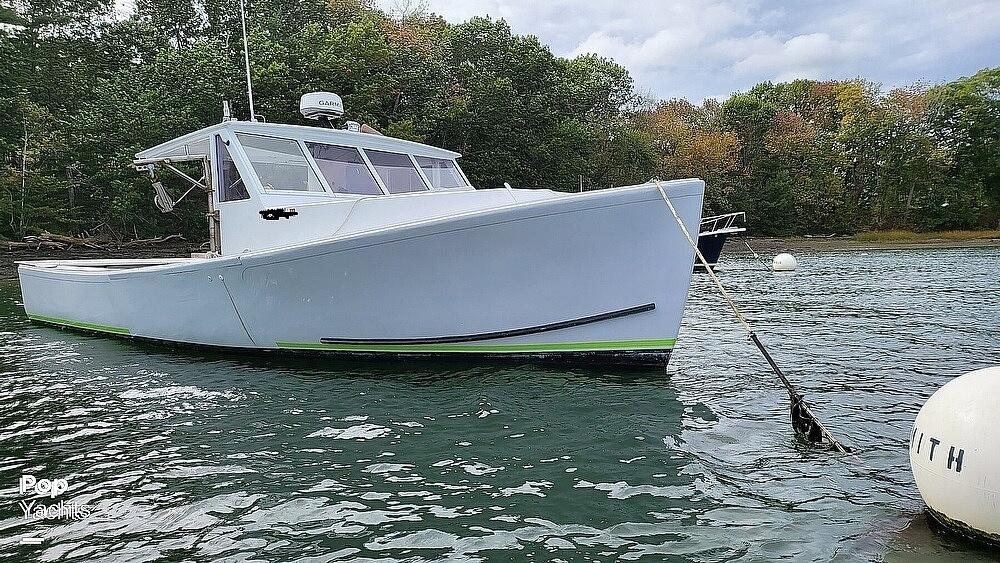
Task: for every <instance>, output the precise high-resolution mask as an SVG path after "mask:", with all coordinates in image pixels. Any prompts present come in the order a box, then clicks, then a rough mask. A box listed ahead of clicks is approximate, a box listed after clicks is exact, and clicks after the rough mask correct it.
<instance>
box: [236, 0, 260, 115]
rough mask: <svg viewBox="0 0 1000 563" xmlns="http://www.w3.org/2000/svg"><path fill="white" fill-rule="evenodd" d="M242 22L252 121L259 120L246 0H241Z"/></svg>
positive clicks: (244, 59) (244, 58)
mask: <svg viewBox="0 0 1000 563" xmlns="http://www.w3.org/2000/svg"><path fill="white" fill-rule="evenodd" d="M240 22H241V23H242V24H243V62H244V63H245V65H246V71H247V99H248V100H249V101H250V121H257V114H256V113H254V109H253V84H252V83H251V82H250V47H249V45H248V44H247V6H246V0H240Z"/></svg>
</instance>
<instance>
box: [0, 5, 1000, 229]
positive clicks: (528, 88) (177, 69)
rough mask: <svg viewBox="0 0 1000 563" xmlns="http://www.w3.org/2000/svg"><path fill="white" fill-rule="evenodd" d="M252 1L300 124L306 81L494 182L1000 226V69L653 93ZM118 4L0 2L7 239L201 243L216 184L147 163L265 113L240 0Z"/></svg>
mask: <svg viewBox="0 0 1000 563" xmlns="http://www.w3.org/2000/svg"><path fill="white" fill-rule="evenodd" d="M247 6H248V13H249V22H248V23H249V33H250V43H251V59H252V63H253V79H254V85H255V94H256V96H255V98H256V100H255V101H256V104H257V107H256V109H257V113H258V114H260V115H263V116H265V117H266V118H267V120H268V121H277V122H286V123H303V122H304V121H303V120H302V118H301V117H300V116H299V115H298V111H297V109H298V99H299V96H300V95H301V94H302V93H304V92H307V91H310V90H330V91H334V92H338V93H339V94H341V96H342V97H343V98H344V102H345V105H346V107H347V108H348V111H349V112H350V115H351V118H352V119H355V120H357V121H361V122H364V123H368V124H370V125H372V126H374V127H376V128H377V129H379V130H381V131H383V132H385V133H386V134H389V135H392V136H395V137H400V138H404V139H411V140H415V141H420V142H426V143H430V144H434V145H438V146H442V147H446V148H449V149H453V150H456V151H459V152H461V153H463V155H464V158H463V161H462V165H463V168H464V169H465V170H466V172H467V174H468V175H469V177H470V178H471V179H472V180H473V182H474V183H475V184H476V185H477V186H481V187H495V186H500V185H501V184H502V183H504V182H509V183H511V184H512V185H515V186H523V187H547V188H554V189H559V190H566V191H576V190H578V189H580V188H581V185H582V187H583V188H584V189H598V188H604V187H609V186H616V185H627V184H634V183H639V182H643V181H646V180H648V179H649V178H651V177H655V176H658V177H661V178H664V179H667V178H677V177H688V176H697V177H701V178H703V179H705V180H706V182H707V191H706V199H705V208H706V209H705V212H706V214H714V213H723V212H728V211H733V210H746V211H748V217H749V220H750V221H751V226H752V227H753V229H754V231H755V232H756V233H759V234H794V233H808V232H850V231H855V230H867V229H872V228H880V229H892V228H916V229H958V228H976V227H989V226H995V225H996V224H997V223H998V222H1000V68H996V69H986V70H983V71H982V72H980V73H978V74H976V75H975V76H972V77H969V78H963V79H960V80H957V81H955V82H952V83H948V84H943V85H939V86H935V87H933V88H930V89H921V88H914V89H910V90H897V91H893V92H889V93H887V94H883V93H882V92H881V91H880V89H879V88H878V87H877V86H876V85H873V84H870V83H867V82H863V81H860V80H854V81H847V82H815V81H809V80H796V81H793V82H790V83H782V84H772V83H763V84H759V85H757V86H755V87H753V88H751V89H750V90H749V91H747V92H743V93H737V94H734V95H733V96H732V97H730V98H729V99H727V100H725V101H722V102H721V103H719V102H715V101H712V100H709V101H706V102H705V103H704V104H702V105H700V106H696V105H693V104H691V103H689V102H686V101H684V100H671V101H666V102H662V103H659V104H658V105H655V106H652V107H649V106H648V104H647V105H645V106H644V101H643V100H642V99H641V98H640V96H638V95H637V93H636V91H635V88H634V85H633V83H632V79H631V77H630V76H629V74H628V72H627V71H626V70H625V69H624V68H623V67H622V66H621V65H619V64H617V63H615V62H614V61H611V60H608V59H605V58H601V57H598V56H595V55H582V56H578V57H575V58H572V59H566V58H561V57H557V56H555V55H553V54H552V52H551V50H550V49H549V48H548V47H547V46H546V45H543V44H541V43H540V42H539V41H538V39H537V38H535V37H532V36H518V35H515V34H513V33H512V32H511V29H510V27H509V26H508V24H507V23H506V22H505V21H503V20H499V21H497V20H492V19H489V18H473V19H471V20H469V21H467V22H465V23H461V24H457V25H451V24H448V23H447V22H445V21H444V20H443V19H441V18H440V17H438V16H435V15H433V14H428V13H424V12H421V11H419V10H418V11H415V12H410V13H405V14H401V15H398V16H390V15H388V14H386V13H384V12H382V11H380V10H378V9H376V8H374V7H373V2H371V1H370V0H273V1H269V2H258V1H256V0H250V1H248V2H247ZM114 7H115V3H114V2H113V1H112V0H22V1H19V2H17V3H13V4H5V5H4V6H3V7H2V8H0V24H4V25H0V61H3V62H2V63H0V237H10V238H19V237H21V236H23V235H25V234H30V233H33V232H38V231H41V230H50V231H54V232H63V233H74V232H79V231H83V230H90V231H92V230H94V229H100V230H107V231H109V233H110V234H113V235H115V236H121V237H132V236H136V235H138V236H148V235H154V234H165V233H167V232H177V231H178V230H180V231H181V232H182V233H184V234H186V235H188V236H189V237H191V238H192V239H198V238H200V237H203V236H204V232H205V229H204V218H203V216H202V213H203V211H204V205H203V204H200V202H198V199H199V198H193V199H194V200H195V202H198V203H194V204H191V203H185V204H184V205H181V206H179V207H178V208H177V210H176V211H174V212H173V213H171V214H169V215H162V214H161V213H159V211H157V210H156V209H155V208H154V206H153V204H152V193H151V191H150V189H149V184H148V180H147V179H146V178H144V177H142V176H141V175H140V174H138V173H136V171H135V170H134V169H132V167H131V160H132V158H133V157H134V155H135V153H136V152H138V151H139V150H141V149H144V148H147V147H149V146H152V145H155V144H158V143H161V142H163V141H166V140H168V139H171V138H173V137H176V136H178V135H181V134H183V133H186V132H189V131H192V130H195V129H198V128H201V127H204V126H207V125H210V124H212V123H216V122H217V121H218V120H219V118H220V112H221V104H222V101H223V100H230V101H231V102H232V105H233V111H234V113H235V114H236V115H237V116H242V117H245V116H246V115H247V113H248V108H247V106H246V102H245V82H244V75H243V72H244V71H243V52H242V34H241V26H240V20H239V1H238V0H139V1H138V2H136V3H135V12H134V13H133V14H131V15H129V16H128V17H127V18H124V19H122V18H116V17H115V15H114V14H115V12H114ZM25 141H27V144H25ZM22 168H23V169H24V171H23V173H22ZM186 187H187V186H185V185H182V184H180V183H178V184H175V185H174V186H173V188H174V190H182V189H186ZM199 204H200V205H199Z"/></svg>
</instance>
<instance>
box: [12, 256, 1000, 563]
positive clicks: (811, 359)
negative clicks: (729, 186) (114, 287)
mask: <svg viewBox="0 0 1000 563" xmlns="http://www.w3.org/2000/svg"><path fill="white" fill-rule="evenodd" d="M800 263H801V264H802V266H801V269H800V271H799V272H798V273H796V274H794V275H775V274H770V273H767V272H763V271H761V270H760V269H759V268H757V267H756V266H755V265H754V264H753V263H752V262H750V261H742V260H739V259H731V260H729V261H728V264H729V265H730V268H729V269H727V270H725V271H724V272H723V279H724V280H725V281H726V282H727V283H728V284H729V286H730V287H732V288H733V290H734V294H735V295H737V296H738V299H739V301H740V302H741V304H742V305H743V306H744V307H745V309H746V312H747V313H748V316H749V317H750V318H751V319H752V320H753V321H755V322H756V324H757V326H758V328H759V329H760V331H761V332H762V333H763V334H764V338H765V341H766V342H768V343H770V345H771V348H772V349H773V350H772V351H773V352H774V354H775V355H776V356H777V358H778V361H779V363H780V364H781V365H782V366H783V367H784V368H786V370H787V371H788V372H790V374H791V375H792V377H793V378H794V379H795V380H796V381H798V382H799V383H800V385H801V387H802V390H803V391H805V392H806V394H807V396H808V398H809V399H810V400H811V402H812V404H813V405H814V407H815V409H816V411H817V413H818V414H819V415H820V416H821V418H822V419H823V420H824V421H826V422H827V423H828V425H829V426H830V427H831V429H832V430H834V432H836V433H837V434H838V435H840V436H841V437H843V438H844V439H845V441H847V442H848V443H850V444H852V445H854V446H855V447H856V448H857V449H859V450H860V453H859V454H858V456H857V458H856V459H851V458H843V457H838V456H836V455H833V454H831V453H829V452H826V451H820V450H816V449H813V448H811V447H809V446H808V445H807V444H804V443H802V442H800V441H798V440H796V439H795V438H794V436H793V435H792V434H791V431H790V426H789V423H788V420H787V419H788V413H787V396H785V395H784V394H783V393H784V392H783V391H782V390H781V389H780V388H779V387H777V386H776V384H775V382H774V380H773V376H771V375H770V372H769V371H768V370H767V367H766V365H765V364H764V363H763V362H762V361H761V360H760V359H759V358H758V357H757V355H756V352H755V350H754V349H753V348H752V346H750V345H749V344H748V343H747V342H746V341H745V338H744V336H743V334H741V332H740V330H739V327H738V326H737V325H736V324H735V323H734V322H733V321H732V320H731V319H730V318H729V317H728V316H727V315H726V313H725V312H724V310H723V308H722V305H721V303H720V301H719V299H718V297H717V296H716V295H715V294H714V293H713V292H712V290H711V288H710V286H709V285H708V280H707V279H706V278H705V277H704V276H699V277H696V279H695V283H694V286H693V288H692V296H691V299H690V301H689V306H688V310H687V317H686V319H685V324H684V327H683V330H682V334H681V337H680V340H679V344H678V347H677V349H676V351H675V354H674V357H673V359H672V360H671V361H672V364H671V366H670V368H668V369H667V371H666V373H663V372H662V371H661V372H655V371H654V372H645V373H630V374H605V373H602V372H600V371H594V370H580V369H564V368H551V367H534V366H521V367H510V366H504V367H497V366H475V365H460V364H428V363H405V362H397V363H392V364H377V365H373V364H358V363H343V362H341V363H333V362H330V361H328V360H326V359H322V358H272V357H259V356H247V357H234V356H233V355H232V354H218V353H213V352H199V351H190V350H172V349H167V348H163V347H156V346H149V345H137V344H133V343H129V342H124V341H118V340H113V339H105V338H99V337H93V336H88V335H83V334H77V333H73V332H64V331H59V330H55V329H51V328H44V327H39V326H35V325H33V324H30V323H29V322H28V321H27V320H26V319H24V318H23V311H21V309H20V307H19V306H18V305H17V299H18V297H17V288H16V285H3V286H0V556H7V555H17V556H21V557H27V556H37V557H38V558H39V559H41V560H45V561H54V560H72V561H91V560H95V559H108V560H122V561H152V560H158V559H170V560H184V559H229V560H235V561H252V560H260V561H270V560H300V559H301V560H308V561H357V560H365V559H370V560H379V559H382V560H395V559H405V560H408V561H424V560H439V559H442V558H452V559H458V560H509V559H511V558H512V557H513V558H516V559H554V558H555V559H563V560H602V561H606V560H611V559H623V560H633V559H644V560H645V559H648V560H654V561H655V560H662V559H665V558H670V557H676V558H680V559H691V560H699V561H722V560H733V559H744V560H759V559H776V558H779V557H794V558H796V559H798V560H829V559H831V558H840V559H845V560H851V559H858V558H861V559H873V558H885V559H890V560H904V559H912V558H913V557H914V555H918V556H926V557H931V558H934V557H939V558H942V559H953V558H955V557H956V555H961V557H963V558H966V559H968V560H977V559H985V560H989V559H991V558H995V557H996V556H997V554H996V553H995V552H993V553H991V552H989V551H986V550H980V549H978V548H975V547H973V546H970V545H969V544H966V543H964V542H961V541H960V540H955V539H952V538H950V537H948V536H945V535H942V534H940V533H936V532H933V531H931V530H930V529H929V528H928V525H927V523H926V521H925V518H924V516H923V514H922V510H921V509H922V506H921V503H920V499H919V496H918V494H917V492H916V489H915V487H914V485H913V482H912V477H911V476H910V472H909V468H908V461H907V456H906V443H907V438H908V435H907V433H908V431H909V429H910V425H911V423H912V420H913V418H914V416H915V415H916V411H917V410H918V409H919V407H920V405H921V404H922V403H923V401H924V400H926V398H927V397H929V396H930V394H931V393H932V392H933V391H934V390H935V389H937V388H938V387H939V386H940V385H942V384H943V383H945V382H946V381H948V380H949V379H950V378H951V377H954V376H956V375H959V374H961V373H964V372H966V371H970V370H973V369H977V368H980V367H984V366H986V365H988V364H990V363H996V362H997V361H998V356H1000V328H998V326H997V325H998V323H997V320H998V319H1000V279H998V275H997V272H998V268H1000V266H998V263H1000V251H998V250H997V249H974V250H973V249H970V250H933V251H907V252H892V251H885V252H869V253H859V252H853V253H826V254H819V255H805V256H800ZM22 474H32V475H35V476H37V477H39V478H65V479H67V481H68V484H69V491H68V492H67V493H65V494H64V495H62V496H60V497H59V499H54V500H53V501H51V502H50V501H49V499H44V500H43V501H42V502H43V504H52V503H54V502H55V501H56V500H62V501H64V502H66V503H73V504H75V505H77V506H85V507H86V508H87V509H88V513H87V515H86V517H81V518H76V519H72V518H63V517H59V518H53V519H50V520H39V519H36V520H27V519H25V518H24V515H23V511H22V508H21V505H19V503H20V502H21V501H22V500H28V501H30V500H32V498H33V497H34V495H33V494H32V493H30V492H29V493H26V494H22V493H21V492H20V490H19V489H18V478H19V477H20V476H21V475H22ZM25 536H30V537H40V538H41V539H42V543H41V545H21V544H20V541H21V538H23V537H25ZM509 550H516V552H515V553H516V554H515V555H513V556H512V555H511V553H512V552H511V551H509Z"/></svg>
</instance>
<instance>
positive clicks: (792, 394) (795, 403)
mask: <svg viewBox="0 0 1000 563" xmlns="http://www.w3.org/2000/svg"><path fill="white" fill-rule="evenodd" d="M655 184H656V189H657V190H658V191H659V192H660V197H662V198H663V201H664V202H666V204H667V207H669V208H670V213H671V214H672V215H673V216H674V220H675V221H677V225H678V226H679V227H680V228H681V232H683V233H684V236H685V237H686V238H687V241H688V244H690V245H691V248H693V249H694V252H695V255H696V256H697V257H698V260H700V261H701V264H702V265H703V266H705V270H706V271H707V272H708V275H709V276H711V278H712V281H713V282H715V286H716V287H717V288H718V289H719V293H721V294H722V298H723V299H725V300H726V303H728V304H729V308H730V309H732V311H733V314H734V315H735V316H736V320H738V321H739V322H740V323H741V324H742V325H743V327H744V328H745V329H746V330H747V338H748V339H749V340H751V341H752V342H753V343H754V345H755V346H757V349H758V350H760V352H761V354H763V355H764V359H765V360H767V363H768V364H769V365H770V366H771V370H772V371H773V372H774V374H775V375H777V376H778V379H780V380H781V383H782V385H784V386H785V389H786V390H787V391H788V398H789V399H790V400H791V402H792V405H791V416H792V428H794V429H795V431H796V432H799V433H801V434H805V435H806V436H807V437H808V439H809V441H811V442H821V441H822V440H823V438H826V439H827V440H828V441H829V442H830V445H831V446H832V447H833V448H834V449H835V450H837V451H838V452H841V453H850V450H849V449H848V448H847V447H846V446H844V445H843V444H841V443H840V441H839V440H837V439H836V438H834V437H833V434H831V433H830V431H828V430H827V429H826V427H825V426H823V424H822V423H821V422H820V421H819V419H818V418H816V416H815V415H813V413H812V410H811V409H810V408H809V405H808V404H806V401H805V397H803V396H802V394H801V393H799V392H798V391H797V390H796V389H795V386H794V385H792V382H791V381H789V380H788V378H787V377H785V374H784V373H782V371H781V369H780V368H779V367H778V364H777V363H775V361H774V359H773V358H772V357H771V354H769V353H768V352H767V349H766V348H764V344H763V343H761V341H760V339H759V338H757V334H756V333H755V332H754V330H753V327H752V326H750V322H749V321H747V319H746V317H744V316H743V313H741V312H740V310H739V308H738V307H737V306H736V303H735V302H734V301H733V299H732V298H731V297H730V296H729V292H728V291H726V288H725V286H723V285H722V280H720V279H719V276H717V275H715V271H714V270H712V268H710V267H709V265H708V260H705V257H704V256H703V255H702V253H701V251H700V250H698V243H697V242H695V240H694V239H693V238H691V233H690V232H689V231H688V229H687V227H686V226H684V221H682V220H681V216H680V215H678V214H677V210H676V209H675V208H674V204H673V203H672V202H671V201H670V198H669V197H667V192H665V191H663V186H662V185H660V181H659V180H656V181H655Z"/></svg>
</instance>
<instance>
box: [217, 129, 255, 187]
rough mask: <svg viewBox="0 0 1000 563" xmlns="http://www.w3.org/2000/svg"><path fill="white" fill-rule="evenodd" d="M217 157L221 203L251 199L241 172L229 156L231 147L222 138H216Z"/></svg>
mask: <svg viewBox="0 0 1000 563" xmlns="http://www.w3.org/2000/svg"><path fill="white" fill-rule="evenodd" d="M215 149H216V150H215V157H216V162H218V167H219V168H218V170H219V171H218V174H219V201H236V200H240V199H250V194H249V193H247V187H246V185H245V184H243V178H241V177H240V171H239V170H237V169H236V163H235V162H233V156H232V155H231V154H229V147H227V146H226V143H225V142H224V141H223V140H222V137H219V136H218V135H216V137H215Z"/></svg>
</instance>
